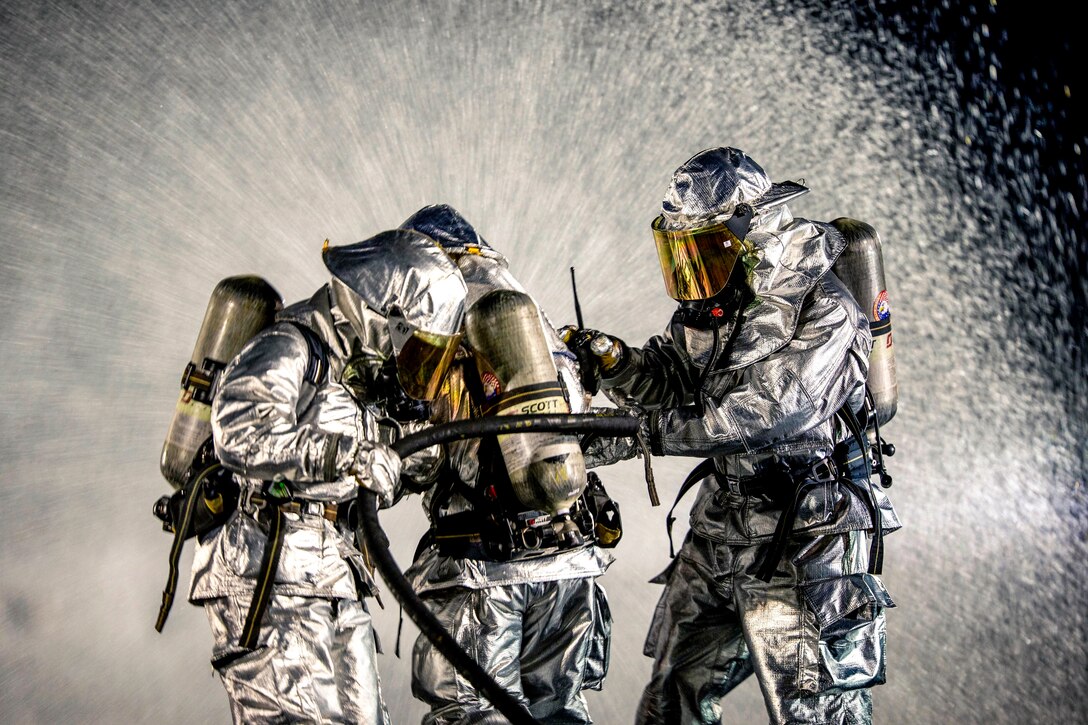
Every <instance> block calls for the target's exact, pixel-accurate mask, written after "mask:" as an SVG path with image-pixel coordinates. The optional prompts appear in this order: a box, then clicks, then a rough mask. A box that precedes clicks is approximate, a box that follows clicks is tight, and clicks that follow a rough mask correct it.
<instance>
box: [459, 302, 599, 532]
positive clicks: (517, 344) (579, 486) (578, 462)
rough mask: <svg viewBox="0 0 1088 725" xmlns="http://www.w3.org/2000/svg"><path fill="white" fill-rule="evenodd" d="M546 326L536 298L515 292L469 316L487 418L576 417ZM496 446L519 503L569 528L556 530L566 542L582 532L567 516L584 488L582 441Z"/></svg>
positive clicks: (545, 437)
mask: <svg viewBox="0 0 1088 725" xmlns="http://www.w3.org/2000/svg"><path fill="white" fill-rule="evenodd" d="M540 320H541V317H540V311H539V309H538V308H537V306H536V304H535V303H534V302H533V300H532V298H531V297H530V296H529V295H527V294H525V293H524V292H518V291H515V290H493V291H491V292H488V293H487V294H486V295H484V296H483V297H481V298H480V299H479V300H478V301H477V302H476V303H475V304H474V305H472V307H470V308H469V311H468V314H467V316H466V318H465V331H466V335H467V338H468V342H469V345H471V346H472V349H473V351H474V352H475V354H476V359H477V367H478V369H479V371H480V377H481V382H482V384H483V388H484V391H485V395H486V396H487V399H488V401H489V406H488V408H487V410H486V411H485V412H486V413H487V414H489V415H529V414H537V415H563V414H567V413H569V412H570V407H569V405H568V404H567V400H566V398H565V397H564V395H563V389H562V388H561V387H560V385H559V376H558V373H557V372H556V368H555V362H554V361H553V360H552V353H551V349H550V348H549V347H548V343H547V339H546V338H545V335H544V328H543V326H542V324H541V321H540ZM498 438H499V447H500V449H501V450H502V455H503V460H504V462H505V464H506V470H507V472H508V473H509V475H510V481H511V483H512V484H513V487H514V493H515V495H516V496H517V498H518V500H519V501H521V503H522V504H524V505H525V506H527V507H529V508H531V509H534V510H537V511H544V512H548V513H551V514H553V515H555V516H556V517H557V519H558V520H562V521H565V523H562V524H559V525H557V527H556V528H557V531H558V533H560V535H561V536H563V534H564V532H567V531H569V530H570V528H573V529H574V531H575V532H577V527H576V526H575V525H574V523H573V522H572V521H570V519H569V511H570V506H571V504H572V503H574V501H575V500H576V499H577V498H578V497H579V496H580V495H581V494H582V491H583V490H584V489H585V486H586V465H585V460H584V459H583V458H582V449H581V448H580V447H579V445H578V440H577V439H576V438H575V437H574V436H572V435H564V434H560V433H518V434H514V435H502V436H499V437H498ZM567 524H570V526H569V527H568V526H567Z"/></svg>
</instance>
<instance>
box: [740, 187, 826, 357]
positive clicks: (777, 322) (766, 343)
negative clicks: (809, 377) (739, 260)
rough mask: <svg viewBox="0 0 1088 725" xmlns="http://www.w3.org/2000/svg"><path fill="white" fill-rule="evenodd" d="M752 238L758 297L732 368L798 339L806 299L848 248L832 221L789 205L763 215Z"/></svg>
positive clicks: (749, 310)
mask: <svg viewBox="0 0 1088 725" xmlns="http://www.w3.org/2000/svg"><path fill="white" fill-rule="evenodd" d="M748 241H749V242H751V244H752V246H753V247H754V249H755V252H756V254H757V255H758V257H759V262H758V263H757V264H756V267H755V269H754V270H753V271H752V273H751V275H750V276H749V283H750V285H751V288H752V292H753V293H754V294H755V296H756V298H755V300H754V301H753V302H752V303H751V304H750V305H749V306H748V307H747V308H746V309H745V310H744V321H743V324H742V326H741V329H740V330H738V331H737V336H736V339H735V340H734V341H733V345H732V350H731V352H730V355H729V359H728V361H727V362H726V364H725V369H727V370H736V369H738V368H743V367H747V366H748V365H751V364H752V363H754V362H756V361H758V360H762V359H763V358H765V357H767V356H768V355H771V354H773V353H774V352H776V351H778V350H780V349H781V348H782V347H783V346H784V345H785V344H786V343H787V342H789V341H790V340H791V339H792V338H793V334H794V331H795V330H796V329H797V319H798V317H799V316H800V314H801V305H802V304H803V303H804V300H805V298H806V297H807V296H808V294H809V293H810V292H811V291H812V288H813V287H815V286H816V283H817V282H818V281H819V279H820V278H821V277H823V276H824V275H825V274H826V273H827V272H828V270H830V269H831V266H832V265H833V264H834V263H835V260H836V259H838V257H839V255H840V254H841V253H842V251H843V249H844V248H845V247H846V239H845V238H844V237H843V236H842V234H840V233H839V232H838V230H836V229H835V228H834V227H833V226H831V225H830V224H825V223H823V222H813V221H809V220H808V219H800V218H797V219H795V218H794V217H793V215H791V214H790V213H789V211H788V210H787V209H786V207H784V206H782V207H777V208H775V209H772V210H769V213H764V214H760V215H759V216H757V217H756V219H755V221H754V222H753V225H752V230H751V231H750V232H749V233H748Z"/></svg>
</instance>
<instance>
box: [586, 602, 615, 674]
mask: <svg viewBox="0 0 1088 725" xmlns="http://www.w3.org/2000/svg"><path fill="white" fill-rule="evenodd" d="M593 597H594V607H593V609H594V612H593V630H592V631H591V632H590V636H589V650H588V651H587V653H586V663H585V668H584V676H583V679H582V689H589V690H599V689H601V687H602V686H603V685H604V678H605V675H607V674H608V663H609V660H610V658H611V654H612V610H611V609H610V608H609V606H608V595H607V594H605V591H604V587H602V586H601V585H600V584H597V583H596V582H594V583H593Z"/></svg>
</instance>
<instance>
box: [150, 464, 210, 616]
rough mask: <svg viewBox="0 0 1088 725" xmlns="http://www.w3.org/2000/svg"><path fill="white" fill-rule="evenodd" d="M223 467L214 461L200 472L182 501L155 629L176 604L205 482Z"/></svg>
mask: <svg viewBox="0 0 1088 725" xmlns="http://www.w3.org/2000/svg"><path fill="white" fill-rule="evenodd" d="M220 468H222V465H221V464H219V463H213V464H212V465H210V466H208V467H207V468H205V469H204V470H203V471H201V472H200V473H198V474H197V475H196V476H195V477H194V478H193V479H192V480H191V482H190V483H189V485H188V486H187V489H186V491H185V494H184V497H183V498H182V502H181V520H180V521H179V522H178V523H177V525H176V526H175V527H174V543H173V544H172V545H171V547H170V559H169V563H170V574H169V576H168V577H167V579H166V588H165V589H163V590H162V605H161V606H160V607H159V616H158V618H157V619H156V620H155V631H156V632H161V631H162V628H163V627H164V626H165V625H166V618H167V617H168V616H169V615H170V608H171V607H172V606H173V605H174V595H175V594H177V590H178V564H179V562H180V561H181V550H182V548H183V546H184V544H185V539H187V538H188V534H189V529H190V528H191V527H192V522H193V509H194V508H195V507H196V503H197V501H199V500H200V493H201V491H202V490H203V483H204V481H205V480H206V479H207V478H208V476H209V475H211V474H212V473H213V472H215V471H217V470H219V469H220Z"/></svg>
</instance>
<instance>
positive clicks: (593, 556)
mask: <svg viewBox="0 0 1088 725" xmlns="http://www.w3.org/2000/svg"><path fill="white" fill-rule="evenodd" d="M454 261H455V262H456V263H457V266H458V268H459V269H460V270H461V274H462V276H463V277H464V279H465V284H466V285H467V286H468V298H467V304H468V306H471V305H472V304H473V303H474V302H475V301H476V300H478V299H479V298H480V297H482V296H483V295H485V294H487V293H488V292H490V291H491V290H494V289H512V290H517V291H519V292H525V289H524V287H523V286H522V285H521V284H520V283H519V282H518V281H517V279H515V278H514V276H513V275H512V274H510V271H509V269H508V268H507V266H506V263H505V259H504V258H501V257H498V258H496V257H494V256H483V255H477V254H457V255H455V257H454ZM541 326H542V328H543V330H544V334H545V336H546V338H547V340H548V344H549V346H550V347H551V350H552V359H553V361H554V362H555V366H556V370H557V371H558V373H559V377H560V381H561V382H562V384H563V387H564V388H565V390H566V391H567V396H568V399H569V401H570V405H571V412H572V413H583V412H585V411H586V409H587V406H586V396H585V395H584V393H583V389H582V385H581V382H580V378H579V376H578V364H577V361H576V359H575V357H574V355H573V354H572V353H571V352H570V350H569V349H568V348H567V346H566V345H565V344H564V343H563V341H562V340H561V339H559V335H558V333H557V332H556V330H555V328H554V327H553V326H552V324H551V322H550V321H549V320H548V318H547V317H546V316H545V315H544V313H543V312H541ZM463 374H464V368H462V367H460V366H456V365H455V366H454V367H453V368H451V370H450V374H449V376H448V378H447V380H446V383H445V385H444V386H443V395H442V396H441V397H440V398H439V400H437V401H435V419H436V420H448V421H454V420H466V419H468V418H470V417H471V416H472V410H471V400H470V397H469V394H468V388H467V386H466V385H465V383H464V382H463V377H462V376H463ZM479 450H480V440H479V439H478V438H477V439H469V440H465V441H456V442H453V443H450V444H448V445H447V446H446V451H447V453H446V454H447V455H448V457H449V463H450V467H451V468H452V469H453V471H455V472H456V475H458V476H459V477H460V478H461V480H462V481H464V482H465V483H467V484H469V485H471V486H476V485H477V483H478V481H477V478H478V474H479ZM432 493H433V492H428V493H427V494H425V495H424V500H423V503H424V508H425V509H426V511H427V512H428V515H429V512H430V511H431V509H432V507H431V495H432ZM471 509H472V505H471V504H470V503H469V502H468V500H467V499H466V498H465V497H464V496H462V495H460V494H458V493H454V494H452V495H451V497H450V499H449V501H448V502H447V503H446V505H445V507H444V509H443V513H445V514H455V513H459V512H462V511H469V510H471ZM611 563H612V557H611V556H609V555H608V554H606V553H605V552H604V551H602V550H600V549H599V548H597V547H595V546H587V547H583V548H580V549H575V550H572V551H567V552H562V553H559V554H554V555H551V556H545V557H539V558H535V559H528V560H520V561H509V562H497V561H480V560H475V559H452V558H448V557H441V556H437V554H433V552H424V554H423V555H422V556H421V557H420V558H419V559H417V561H416V562H415V563H414V564H413V565H412V567H411V568H410V569H409V570H408V572H407V574H408V576H409V578H410V579H411V581H412V583H413V585H414V587H415V589H416V591H417V592H420V593H423V592H428V591H432V590H435V589H444V588H447V587H456V586H463V587H469V588H474V589H475V588H483V587H489V586H498V585H506V584H522V583H528V582H543V581H556V580H559V579H570V578H579V577H586V576H600V575H601V574H603V573H604V572H605V570H606V569H607V568H608V566H609V564H611Z"/></svg>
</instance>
